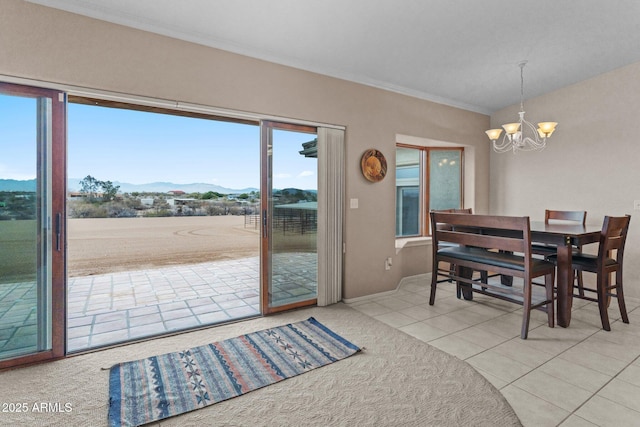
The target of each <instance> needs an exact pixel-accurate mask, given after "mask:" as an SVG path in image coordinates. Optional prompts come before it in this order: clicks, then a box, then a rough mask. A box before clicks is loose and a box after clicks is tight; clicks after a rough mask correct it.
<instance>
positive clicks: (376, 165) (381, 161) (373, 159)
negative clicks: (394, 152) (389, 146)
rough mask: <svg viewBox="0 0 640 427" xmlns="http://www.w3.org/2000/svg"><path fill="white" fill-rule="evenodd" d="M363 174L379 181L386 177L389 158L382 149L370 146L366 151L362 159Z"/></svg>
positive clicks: (368, 178) (374, 180)
mask: <svg viewBox="0 0 640 427" xmlns="http://www.w3.org/2000/svg"><path fill="white" fill-rule="evenodd" d="M360 167H361V168H362V175H364V177H365V178H366V179H367V180H369V181H371V182H378V181H382V180H383V179H384V176H385V175H386V174H387V160H386V159H385V158H384V154H382V153H381V152H380V151H378V150H376V149H374V148H370V149H368V150H367V151H365V152H364V154H363V155H362V159H361V160H360Z"/></svg>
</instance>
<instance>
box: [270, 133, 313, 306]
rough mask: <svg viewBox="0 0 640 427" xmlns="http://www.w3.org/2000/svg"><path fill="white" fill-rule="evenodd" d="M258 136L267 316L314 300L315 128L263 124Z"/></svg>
mask: <svg viewBox="0 0 640 427" xmlns="http://www.w3.org/2000/svg"><path fill="white" fill-rule="evenodd" d="M262 132H263V153H264V154H265V157H264V159H263V162H264V163H263V166H264V167H263V185H264V188H265V189H266V191H264V190H263V194H265V193H266V194H267V197H266V198H264V200H263V245H262V255H263V256H262V264H263V270H262V271H263V274H262V278H263V287H262V309H263V313H265V314H268V313H273V312H277V311H282V310H287V309H291V308H294V307H299V306H304V305H311V304H315V303H316V300H317V287H318V279H317V278H318V251H317V230H318V216H317V212H318V178H317V175H318V174H317V170H318V159H317V139H316V129H315V128H314V127H308V126H295V125H287V124H282V123H273V122H269V123H266V122H265V123H263V129H262ZM265 172H266V173H265Z"/></svg>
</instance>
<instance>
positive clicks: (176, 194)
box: [168, 190, 186, 196]
mask: <svg viewBox="0 0 640 427" xmlns="http://www.w3.org/2000/svg"><path fill="white" fill-rule="evenodd" d="M168 193H169V194H173V195H174V196H182V195H183V194H186V193H185V192H184V191H182V190H171V191H168Z"/></svg>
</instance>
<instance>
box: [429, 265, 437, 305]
mask: <svg viewBox="0 0 640 427" xmlns="http://www.w3.org/2000/svg"><path fill="white" fill-rule="evenodd" d="M437 286H438V264H437V263H436V265H434V266H433V271H432V273H431V295H430V296H429V305H433V304H434V303H435V302H436V288H437Z"/></svg>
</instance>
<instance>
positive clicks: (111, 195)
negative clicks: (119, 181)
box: [98, 181, 120, 202]
mask: <svg viewBox="0 0 640 427" xmlns="http://www.w3.org/2000/svg"><path fill="white" fill-rule="evenodd" d="M98 182H99V184H100V187H102V201H103V202H110V201H112V200H113V199H115V198H116V194H118V190H119V189H120V186H119V185H113V182H111V181H98Z"/></svg>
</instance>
